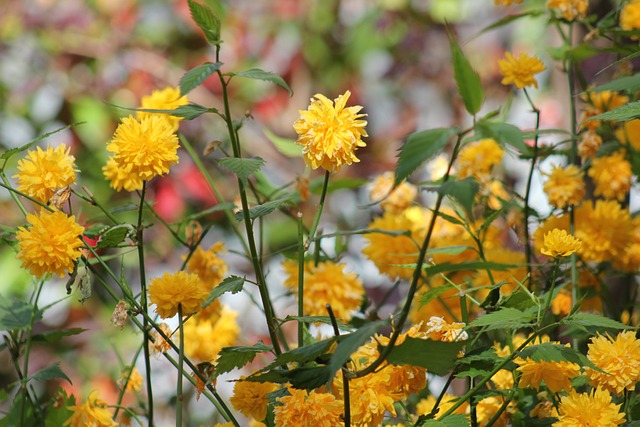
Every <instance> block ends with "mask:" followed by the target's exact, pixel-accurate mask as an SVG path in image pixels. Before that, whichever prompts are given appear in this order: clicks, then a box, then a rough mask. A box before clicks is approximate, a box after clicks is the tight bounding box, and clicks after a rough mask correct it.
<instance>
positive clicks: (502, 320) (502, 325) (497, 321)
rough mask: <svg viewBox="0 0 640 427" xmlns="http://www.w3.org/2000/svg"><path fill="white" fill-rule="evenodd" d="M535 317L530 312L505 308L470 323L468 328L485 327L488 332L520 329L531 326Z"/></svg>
mask: <svg viewBox="0 0 640 427" xmlns="http://www.w3.org/2000/svg"><path fill="white" fill-rule="evenodd" d="M534 318H535V315H534V314H533V313H530V312H524V311H520V310H518V309H515V308H511V307H503V308H501V309H500V310H498V311H495V312H493V313H489V314H485V315H484V316H482V317H479V318H477V319H476V320H474V321H473V322H471V323H469V325H467V327H469V328H478V327H484V328H486V330H488V331H492V330H496V329H520V328H522V327H525V326H530V325H531V322H532V321H533V319H534Z"/></svg>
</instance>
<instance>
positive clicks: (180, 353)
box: [176, 304, 185, 427]
mask: <svg viewBox="0 0 640 427" xmlns="http://www.w3.org/2000/svg"><path fill="white" fill-rule="evenodd" d="M178 329H179V330H180V341H179V343H178V345H179V349H180V351H178V386H177V390H176V394H177V398H178V402H177V403H176V427H182V403H183V402H182V400H183V398H184V397H183V396H182V377H183V375H184V373H185V372H184V320H183V319H182V304H178Z"/></svg>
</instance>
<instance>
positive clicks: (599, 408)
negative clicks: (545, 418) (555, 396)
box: [552, 389, 625, 427]
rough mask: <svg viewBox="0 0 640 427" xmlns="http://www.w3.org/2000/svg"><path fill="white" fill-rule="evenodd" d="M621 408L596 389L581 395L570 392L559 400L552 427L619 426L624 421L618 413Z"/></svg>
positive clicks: (607, 393) (620, 413)
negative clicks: (556, 417) (556, 418)
mask: <svg viewBox="0 0 640 427" xmlns="http://www.w3.org/2000/svg"><path fill="white" fill-rule="evenodd" d="M621 406H622V404H618V405H616V404H615V403H613V402H612V401H611V395H610V394H609V392H608V391H606V390H601V389H596V390H594V391H593V393H581V394H578V393H577V392H576V391H575V390H571V392H570V393H569V395H567V396H562V398H561V399H560V405H559V406H558V412H559V413H560V415H559V417H558V421H556V422H555V423H553V424H552V427H592V426H598V427H615V426H619V425H620V424H622V423H624V421H625V416H624V413H622V412H620V407H621Z"/></svg>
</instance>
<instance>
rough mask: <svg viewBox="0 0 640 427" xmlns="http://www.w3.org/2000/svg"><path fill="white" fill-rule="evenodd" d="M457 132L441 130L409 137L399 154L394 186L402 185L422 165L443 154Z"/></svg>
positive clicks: (446, 129)
mask: <svg viewBox="0 0 640 427" xmlns="http://www.w3.org/2000/svg"><path fill="white" fill-rule="evenodd" d="M457 131H458V130H457V129H456V128H439V129H430V130H423V131H420V132H414V133H412V134H411V135H409V137H408V138H407V140H406V141H405V143H404V144H403V145H402V147H401V148H400V150H399V152H398V164H397V165H396V169H395V184H394V185H396V186H397V185H398V184H400V183H401V182H402V181H404V180H405V179H406V178H408V177H409V175H411V174H412V173H413V171H415V170H416V169H417V168H418V167H419V166H420V165H421V164H422V163H424V162H426V161H427V160H429V159H431V158H433V157H435V156H436V154H439V153H441V152H442V151H443V150H444V147H445V146H446V145H447V142H449V139H451V137H452V136H454V135H455V134H456V133H457Z"/></svg>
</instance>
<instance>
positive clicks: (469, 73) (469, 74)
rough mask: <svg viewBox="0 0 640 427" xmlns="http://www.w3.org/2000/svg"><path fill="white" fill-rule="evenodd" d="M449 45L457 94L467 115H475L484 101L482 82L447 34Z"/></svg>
mask: <svg viewBox="0 0 640 427" xmlns="http://www.w3.org/2000/svg"><path fill="white" fill-rule="evenodd" d="M448 35H449V43H450V44H451V59H452V62H453V76H454V78H455V80H456V86H458V92H459V93H460V96H461V97H462V102H463V103H464V107H465V108H466V109H467V111H468V112H469V114H471V115H475V114H476V113H477V112H478V111H480V107H482V102H483V101H484V92H483V90H482V82H481V81H480V76H479V75H478V73H477V72H476V71H475V70H474V69H473V68H472V67H471V63H469V60H468V59H467V57H466V56H464V53H463V52H462V49H460V46H458V42H457V41H456V40H455V39H454V37H453V35H452V34H451V33H450V32H448Z"/></svg>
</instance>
